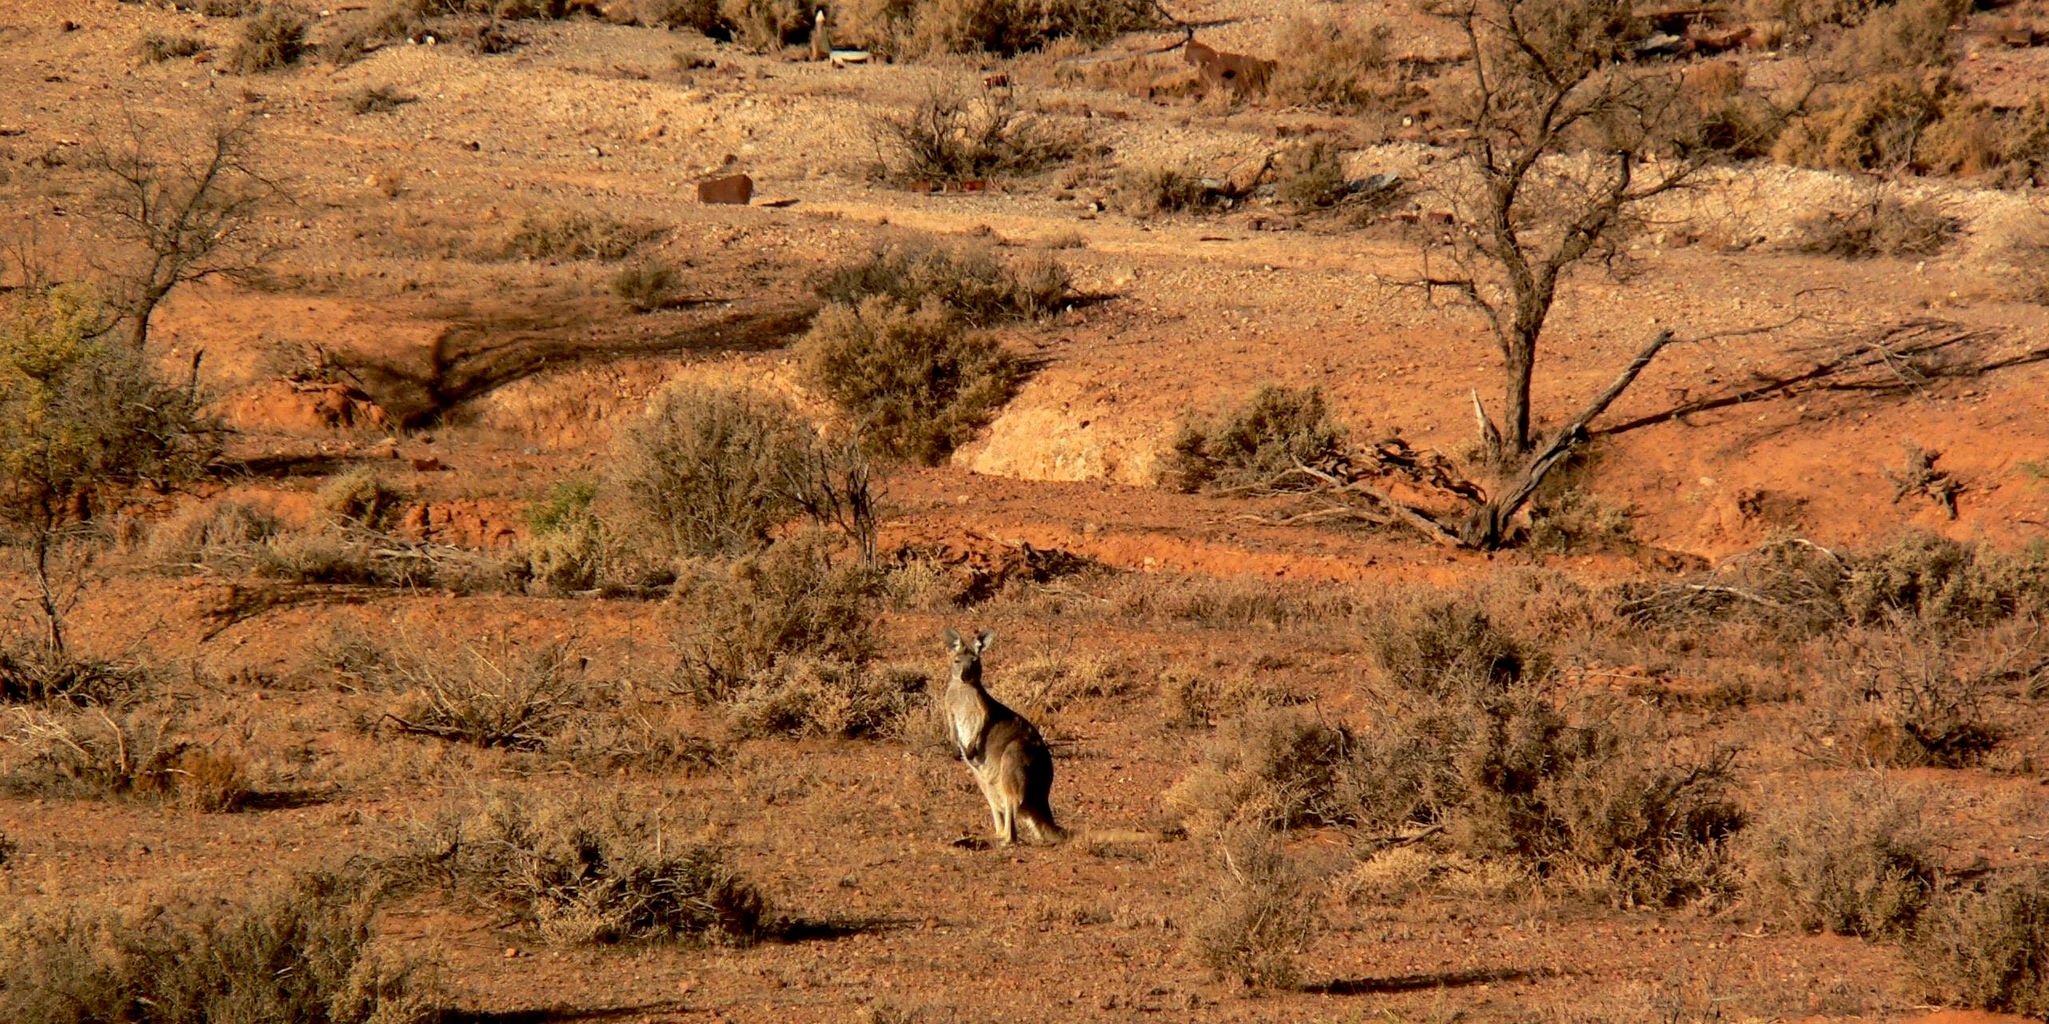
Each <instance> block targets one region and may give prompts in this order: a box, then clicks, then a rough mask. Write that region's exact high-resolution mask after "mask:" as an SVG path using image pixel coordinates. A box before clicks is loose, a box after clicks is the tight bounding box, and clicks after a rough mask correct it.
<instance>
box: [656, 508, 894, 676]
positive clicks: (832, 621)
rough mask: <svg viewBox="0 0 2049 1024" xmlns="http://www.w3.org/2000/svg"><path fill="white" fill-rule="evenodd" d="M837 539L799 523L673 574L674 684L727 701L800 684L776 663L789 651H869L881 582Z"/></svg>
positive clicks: (843, 659) (836, 654)
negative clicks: (761, 687)
mask: <svg viewBox="0 0 2049 1024" xmlns="http://www.w3.org/2000/svg"><path fill="white" fill-rule="evenodd" d="M834 547H835V546H834V543H833V541H832V540H831V538H830V537H829V536H827V535H826V534H824V533H822V532H819V531H806V532H804V533H801V534H798V535H797V536H794V537H791V538H788V539H786V540H782V541H779V542H777V543H776V544H775V545H773V546H771V547H769V548H768V549H767V550H766V551H763V552H761V553H760V554H758V555H752V556H749V557H746V558H743V559H741V560H739V561H737V562H735V563H732V564H731V565H715V564H699V565H696V566H694V567H693V570H692V571H690V572H688V573H686V574H685V576H684V577H683V578H682V579H680V580H678V581H677V584H676V612H677V614H676V632H675V634H674V643H675V647H676V651H677V654H678V666H677V683H678V685H679V688H680V689H682V690H684V691H685V692H688V693H690V694H692V695H694V696H695V697H697V698H698V699H699V700H701V701H704V702H707V703H721V704H731V703H733V702H735V701H736V700H739V699H740V697H741V695H742V694H743V693H747V692H748V691H749V690H750V688H752V687H754V686H756V684H760V683H763V682H769V683H771V684H775V685H793V684H794V685H802V680H801V679H800V678H799V677H798V676H796V675H795V674H793V673H790V672H787V671H783V670H784V669H786V668H787V667H788V666H787V665H786V664H785V663H786V662H788V661H789V659H792V658H798V657H804V658H811V659H815V660H817V661H820V662H825V663H830V664H834V665H840V666H849V667H859V666H861V665H864V664H865V663H866V662H867V661H868V660H869V658H871V657H872V656H873V655H874V653H875V649H876V637H875V622H874V620H875V605H876V600H877V597H878V595H879V586H878V583H877V579H876V575H875V573H874V572H873V571H872V570H871V569H869V568H868V567H866V566H864V565H861V564H859V563H858V562H856V561H854V560H852V559H850V558H847V557H845V556H844V555H840V554H837V553H836V552H835V550H834ZM812 671H813V672H814V673H825V672H827V671H829V670H825V669H816V668H814V669H813V670H812ZM778 673H780V674H778ZM817 678H818V679H820V680H821V681H822V685H823V686H825V687H830V686H835V685H837V683H836V682H834V681H831V680H825V679H824V676H823V675H819V676H818V677H817ZM859 685H862V684H859V683H858V681H857V682H856V685H855V687H854V688H858V686H859ZM840 688H842V689H846V688H847V687H840ZM764 696H765V695H764V694H762V693H760V692H754V693H752V694H751V695H750V696H749V697H748V699H749V700H751V701H760V700H762V699H763V697H764Z"/></svg>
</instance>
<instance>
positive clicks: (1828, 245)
mask: <svg viewBox="0 0 2049 1024" xmlns="http://www.w3.org/2000/svg"><path fill="white" fill-rule="evenodd" d="M1797 227H1798V229H1799V236H1798V241H1796V242H1795V243H1794V247H1795V248H1796V249H1798V250H1799V251H1801V252H1804V253H1808V254H1811V255H1816V256H1834V257H1837V258H1839V259H1848V260H1862V259H1872V258H1874V257H1880V256H1888V257H1902V256H1934V255H1937V254H1939V253H1941V252H1942V251H1943V250H1944V249H1946V248H1948V247H1949V244H1950V243H1951V242H1953V241H1955V240H1956V237H1957V234H1958V232H1960V231H1962V230H1963V222H1962V221H1961V220H1959V219H1957V218H1956V217H1953V216H1951V215H1949V214H1947V213H1945V212H1943V210H1942V208H1941V207H1940V206H1938V205H1937V204H1935V203H1933V202H1930V201H1927V200H1901V199H1900V198H1899V197H1897V196H1894V195H1892V194H1891V193H1889V192H1886V191H1884V190H1878V191H1875V192H1874V193H1873V194H1872V198H1871V201H1870V202H1867V203H1863V204H1860V205H1858V206H1857V207H1856V208H1855V209H1852V210H1850V211H1849V212H1847V213H1823V214H1815V215H1811V216H1808V217H1805V218H1802V219H1801V220H1800V222H1799V223H1798V225H1797Z"/></svg>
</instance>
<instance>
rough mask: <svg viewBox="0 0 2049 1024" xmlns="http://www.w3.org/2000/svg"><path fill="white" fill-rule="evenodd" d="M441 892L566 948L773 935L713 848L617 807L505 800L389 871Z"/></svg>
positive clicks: (438, 828) (762, 908)
mask: <svg viewBox="0 0 2049 1024" xmlns="http://www.w3.org/2000/svg"><path fill="white" fill-rule="evenodd" d="M386 870H387V872H388V873H389V874H390V875H391V876H392V877H394V878H395V879H396V880H397V881H399V882H401V883H410V884H413V885H422V884H431V883H436V882H438V883H440V884H442V885H444V886H446V887H449V888H452V889H456V890H459V891H462V892H465V893H468V894H469V895H471V896H472V897H474V898H476V899H478V900H480V901H482V902H484V903H486V904H488V905H490V906H493V907H496V908H499V909H502V910H504V911H507V912H509V913H511V914H513V915H515V916H516V917H517V918H518V919H519V920H520V921H522V922H523V923H526V924H529V925H531V926H533V927H534V928H535V929H536V930H537V931H538V932H539V933H540V935H541V937H542V938H544V939H546V940H548V941H550V942H557V943H563V944H590V943H614V942H622V941H626V940H630V939H670V940H683V941H693V942H704V943H710V944H715V945H727V946H738V945H748V944H751V943H754V942H756V941H759V940H760V939H762V938H764V937H766V936H767V935H768V934H769V931H770V928H771V923H770V921H769V916H768V909H767V901H766V900H765V899H764V898H763V896H762V894H761V892H760V891H759V890H758V889H756V888H755V887H754V886H753V885H752V884H750V883H749V882H747V881H746V880H745V879H744V878H742V877H741V876H740V874H739V873H738V872H737V871H736V870H735V869H734V867H733V865H732V861H731V857H730V855H729V854H727V852H726V851H725V850H724V849H723V848H722V847H719V846H717V845H715V844H713V843H710V842H679V841H677V839H676V837H675V833H674V831H673V829H671V828H668V827H665V823H664V822H663V821H661V820H660V819H658V818H656V817H654V816H651V815H646V814H644V813H640V812H637V811H635V810H634V809H632V808H630V807H628V806H627V804H626V803H625V801H624V800H623V799H622V800H615V801H612V802H609V803H604V804H600V803H596V802H593V801H589V800H585V799H580V798H568V799H560V798H536V797H533V796H531V795H527V794H519V793H514V792H511V791H505V792H501V793H498V794H495V795H493V796H491V797H490V798H489V799H487V800H486V801H485V802H484V803H483V804H482V805H481V806H479V807H477V808H475V809H474V810H471V811H468V812H466V813H464V814H461V815H457V816H452V817H450V818H448V819H445V820H443V821H441V822H438V823H436V824H434V825H432V826H430V827H428V828H427V829H425V830H423V832H422V833H421V834H419V835H416V836H414V837H413V838H412V841H411V844H410V848H409V850H408V851H407V852H405V853H404V854H402V855H400V856H399V857H398V858H396V859H394V860H393V861H392V862H390V863H389V864H388V865H387V868H386Z"/></svg>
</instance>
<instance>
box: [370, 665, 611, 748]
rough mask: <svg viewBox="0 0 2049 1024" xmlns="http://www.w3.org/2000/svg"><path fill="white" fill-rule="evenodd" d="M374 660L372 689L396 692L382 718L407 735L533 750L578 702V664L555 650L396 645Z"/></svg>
mask: <svg viewBox="0 0 2049 1024" xmlns="http://www.w3.org/2000/svg"><path fill="white" fill-rule="evenodd" d="M380 660H381V661H382V663H383V671H384V675H383V678H381V679H379V680H377V683H378V685H380V686H381V687H382V688H384V689H389V690H396V691H398V692H399V702H398V704H397V705H396V707H395V708H394V709H393V711H392V713H391V714H390V715H388V716H387V717H388V718H390V719H392V720H393V721H394V722H395V723H396V724H397V726H398V727H399V729H400V731H402V732H406V733H411V734H415V735H422V736H433V737H436V738H438V739H445V740H452V741H454V742H458V743H468V744H472V745H474V746H479V747H506V748H511V749H517V750H535V749H539V748H541V747H544V746H546V745H547V744H548V743H549V742H551V741H552V740H553V739H554V737H555V735H556V734H557V733H559V732H560V731H561V730H562V729H563V728H564V727H565V726H566V725H567V724H568V723H569V721H571V720H572V719H573V718H574V716H575V715H576V714H577V712H578V711H579V710H580V709H581V707H582V704H583V691H584V678H583V661H582V659H577V658H574V657H573V656H572V655H571V654H570V653H569V651H568V649H567V648H565V647H561V646H557V645H549V646H544V647H540V648H537V649H533V650H525V651H522V650H519V649H518V648H517V647H516V646H514V645H512V644H509V643H505V642H502V641H501V642H497V643H492V644H483V645H478V644H465V645H463V646H462V648H461V650H460V651H459V652H450V651H447V650H444V649H440V648H438V647H437V648H436V649H432V650H430V649H428V647H427V646H426V645H424V644H422V643H420V642H419V641H404V642H401V643H399V644H396V645H394V646H393V647H392V648H390V649H389V650H388V651H386V652H385V655H384V657H383V658H382V659H380Z"/></svg>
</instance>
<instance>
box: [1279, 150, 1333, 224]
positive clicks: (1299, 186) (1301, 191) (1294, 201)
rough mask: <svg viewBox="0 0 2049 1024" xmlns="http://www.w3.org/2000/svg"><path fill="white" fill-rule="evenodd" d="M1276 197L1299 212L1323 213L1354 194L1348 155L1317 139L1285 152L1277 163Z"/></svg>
mask: <svg viewBox="0 0 2049 1024" xmlns="http://www.w3.org/2000/svg"><path fill="white" fill-rule="evenodd" d="M1274 194H1275V195H1276V196H1277V197H1279V198H1280V200H1281V202H1284V203H1286V204H1288V205H1289V206H1292V207H1294V208H1295V209H1297V210H1302V211H1308V210H1321V209H1326V208H1328V207H1331V206H1335V205H1337V203H1338V202H1339V201H1340V200H1342V199H1344V198H1345V196H1346V195H1348V194H1350V189H1349V187H1348V186H1347V184H1346V181H1345V160H1344V153H1343V152H1342V151H1340V150H1339V149H1338V147H1336V146H1334V145H1332V144H1331V143H1330V141H1329V140H1328V139H1324V138H1315V139H1311V140H1309V141H1308V142H1305V143H1303V144H1301V145H1299V146H1293V147H1290V148H1289V149H1287V150H1286V151H1285V152H1283V153H1282V154H1281V156H1280V159H1279V160H1277V161H1275V163H1274Z"/></svg>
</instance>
